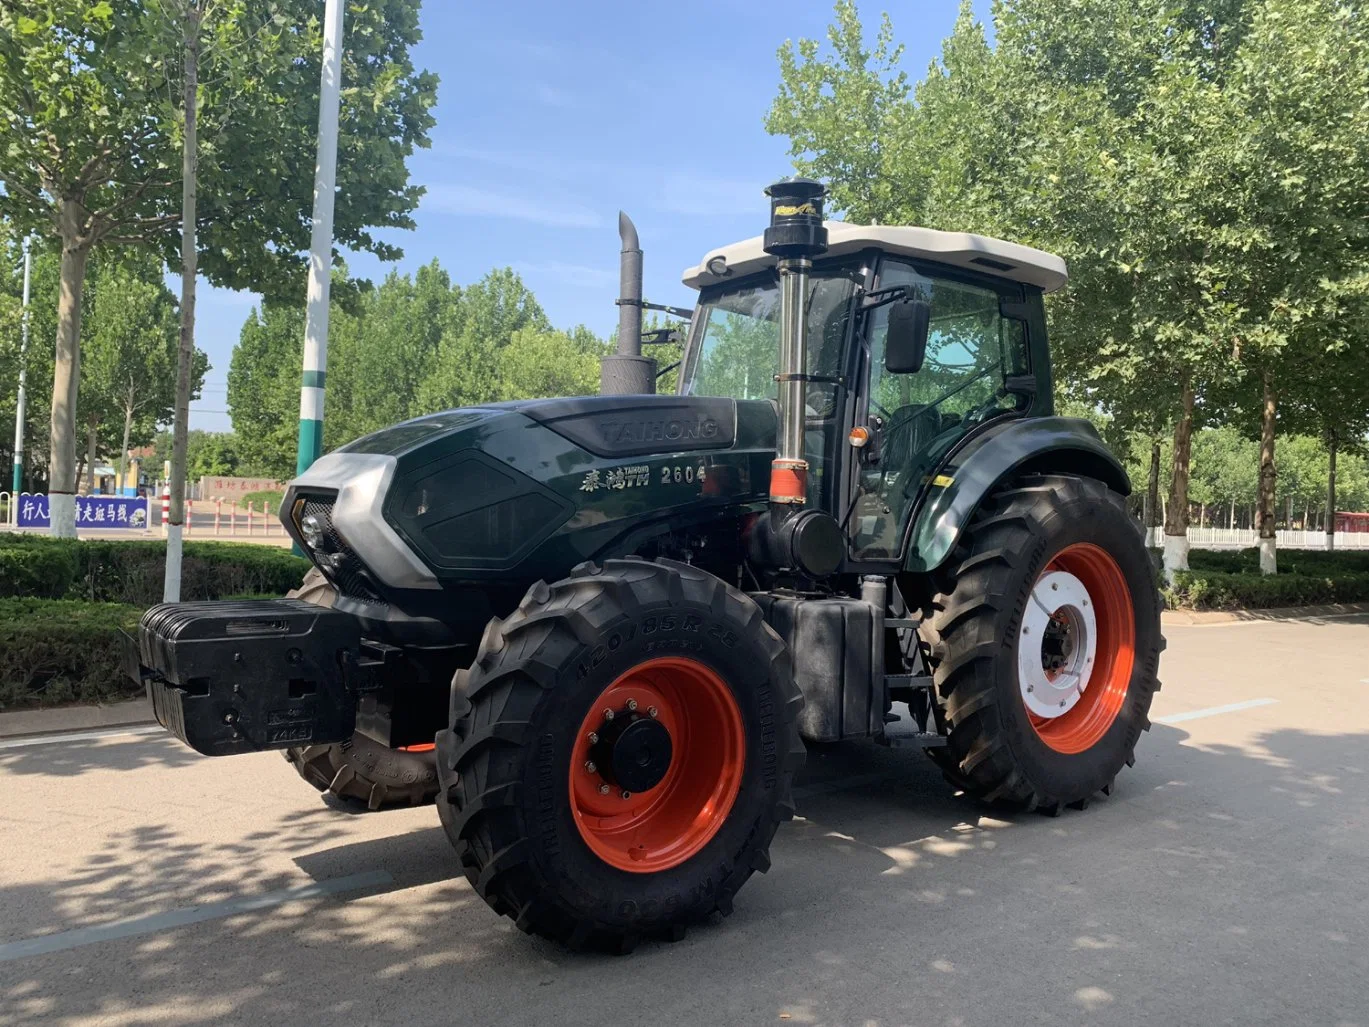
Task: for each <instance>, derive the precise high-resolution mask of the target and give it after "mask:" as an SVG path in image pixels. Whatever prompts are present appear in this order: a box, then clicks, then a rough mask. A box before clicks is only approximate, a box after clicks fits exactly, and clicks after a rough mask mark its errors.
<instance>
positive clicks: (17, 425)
mask: <svg viewBox="0 0 1369 1027" xmlns="http://www.w3.org/2000/svg"><path fill="white" fill-rule="evenodd" d="M32 266H33V255H32V254H31V253H30V252H29V237H28V236H24V313H23V315H22V316H21V318H20V321H19V325H20V328H19V396H18V397H17V398H16V400H15V404H14V486H13V488H12V489H11V491H12V492H13V493H14V495H15V496H16V497H17V496H18V495H19V493H20V491H22V490H23V487H24V420H25V418H26V417H27V416H28V391H27V389H26V388H25V383H26V382H27V381H28V373H29V369H28V361H27V360H26V359H25V356H26V354H27V353H28V348H29V272H30V269H31V268H32ZM10 505H11V506H12V507H13V508H14V511H15V513H14V517H15V518H17V517H18V516H19V515H18V513H17V511H18V509H19V508H18V506H17V501H16V503H11V504H10ZM16 523H17V521H16Z"/></svg>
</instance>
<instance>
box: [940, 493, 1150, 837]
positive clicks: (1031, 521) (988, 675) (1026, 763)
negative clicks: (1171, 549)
mask: <svg viewBox="0 0 1369 1027" xmlns="http://www.w3.org/2000/svg"><path fill="white" fill-rule="evenodd" d="M952 561H953V562H952V563H951V565H950V566H949V567H948V568H947V569H946V570H945V571H944V572H942V574H941V577H940V580H939V591H938V592H937V593H936V594H935V595H934V596H933V597H932V599H931V602H930V609H929V611H928V616H927V617H926V618H925V619H924V625H925V627H924V640H925V641H926V642H927V643H928V647H929V651H930V656H931V663H932V666H933V680H934V681H935V684H936V688H937V694H938V695H939V696H940V698H941V700H942V703H943V707H942V715H943V717H944V724H945V726H946V727H947V728H948V734H949V737H948V739H947V745H946V746H945V747H944V748H942V749H940V750H931V752H932V753H933V758H934V759H935V760H936V761H937V762H938V763H939V764H940V765H941V766H942V768H943V770H945V771H946V773H947V777H948V778H949V779H950V780H951V782H952V783H953V784H955V785H956V786H958V787H960V788H961V789H963V790H964V791H965V792H966V793H968V794H969V795H971V796H972V797H974V798H977V799H981V800H984V801H988V802H995V803H1002V804H1006V805H1009V806H1013V807H1016V808H1019V809H1037V808H1039V809H1041V810H1043V811H1045V812H1051V813H1053V812H1057V811H1058V810H1059V809H1060V807H1061V806H1068V805H1082V804H1084V803H1087V801H1088V800H1089V799H1090V798H1091V797H1092V796H1093V794H1094V793H1095V792H1098V791H1103V792H1105V793H1106V792H1110V790H1111V788H1112V783H1113V779H1114V778H1115V777H1116V776H1117V774H1118V772H1119V771H1120V770H1121V769H1122V767H1123V766H1129V765H1130V764H1132V763H1133V762H1134V760H1135V756H1134V751H1135V747H1136V742H1137V740H1138V739H1139V737H1140V735H1141V732H1142V731H1144V730H1146V729H1148V728H1149V727H1150V721H1149V719H1148V718H1147V714H1148V713H1149V710H1150V703H1151V698H1152V697H1153V695H1154V693H1155V692H1156V691H1158V690H1159V687H1160V685H1159V682H1158V681H1157V679H1156V673H1157V669H1158V665H1159V658H1160V651H1161V649H1162V648H1163V644H1164V642H1163V639H1162V637H1161V635H1160V596H1159V592H1158V590H1157V588H1156V585H1155V579H1154V572H1153V571H1152V569H1151V564H1150V560H1149V556H1148V554H1147V553H1146V550H1145V546H1144V544H1143V542H1142V539H1141V533H1140V529H1139V528H1138V527H1137V525H1136V524H1135V522H1134V521H1133V520H1132V519H1131V518H1130V517H1129V516H1128V515H1127V513H1126V509H1125V507H1124V506H1123V503H1122V497H1121V496H1119V495H1117V494H1116V493H1114V492H1111V491H1110V490H1109V489H1108V488H1107V487H1106V486H1105V485H1103V484H1102V483H1101V482H1098V481H1094V480H1092V479H1087V478H1077V477H1070V476H1064V475H1052V476H1044V475H1042V476H1032V477H1030V478H1025V479H1022V480H1021V481H1019V482H1016V483H1014V484H1013V485H1011V486H1009V487H1008V488H1006V489H1002V490H1000V491H998V492H997V493H995V494H994V495H993V496H991V497H990V498H989V499H988V500H987V501H986V503H985V504H984V506H983V507H982V508H981V509H980V511H979V512H978V513H977V514H976V515H975V518H974V520H973V521H972V523H971V524H970V526H969V527H968V528H967V529H966V531H965V534H964V536H963V538H962V540H961V544H960V546H959V547H958V548H957V550H956V552H955V554H954V556H953V558H952Z"/></svg>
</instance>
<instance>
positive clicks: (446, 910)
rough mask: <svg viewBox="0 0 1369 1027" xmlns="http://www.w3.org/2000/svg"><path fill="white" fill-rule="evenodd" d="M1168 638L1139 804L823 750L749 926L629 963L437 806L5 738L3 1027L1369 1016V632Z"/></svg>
mask: <svg viewBox="0 0 1369 1027" xmlns="http://www.w3.org/2000/svg"><path fill="white" fill-rule="evenodd" d="M1167 634H1168V635H1169V639H1170V647H1169V651H1168V653H1167V654H1166V656H1165V659H1164V662H1163V664H1162V667H1161V671H1162V677H1163V680H1164V689H1163V691H1162V693H1161V694H1160V695H1159V696H1158V697H1157V700H1156V704H1155V709H1154V711H1153V717H1154V720H1155V724H1154V727H1153V728H1152V730H1151V731H1150V733H1149V734H1148V735H1147V736H1146V737H1145V738H1144V739H1143V740H1142V743H1141V746H1140V748H1139V751H1138V759H1137V763H1136V766H1135V767H1134V768H1133V769H1131V770H1128V771H1125V772H1124V773H1123V774H1122V775H1121V777H1120V778H1119V779H1118V782H1117V788H1116V790H1115V791H1114V792H1113V795H1112V796H1111V798H1108V799H1105V800H1099V801H1096V802H1094V803H1093V804H1092V805H1091V806H1090V807H1089V809H1088V810H1086V811H1083V812H1077V811H1072V810H1071V811H1066V812H1065V813H1064V814H1063V815H1062V816H1060V817H1058V818H1055V819H1051V818H1047V817H1044V816H1040V815H1037V814H1031V815H1026V816H1020V817H1003V816H1001V815H990V814H986V813H985V812H984V811H983V810H981V809H979V808H977V807H975V806H973V805H971V804H969V803H967V802H966V801H964V800H962V799H959V798H957V797H955V796H954V795H953V794H952V793H951V792H950V790H949V789H948V788H947V786H946V785H945V784H944V783H943V782H942V780H941V778H940V776H939V774H938V773H937V772H936V771H935V770H934V768H933V767H932V766H931V765H930V764H929V763H928V762H927V761H926V760H925V758H924V757H923V756H922V755H921V754H920V753H916V752H908V751H904V750H899V751H889V750H884V749H881V748H878V747H875V746H868V745H857V744H849V745H842V746H838V747H836V748H835V749H830V750H827V751H825V752H823V753H821V754H819V753H816V752H815V753H813V754H811V755H810V760H809V766H808V769H807V770H806V771H805V773H804V777H803V780H802V783H801V786H800V788H799V792H798V807H799V813H800V815H801V819H799V820H798V821H796V822H795V823H793V824H790V825H787V826H786V827H784V828H782V829H781V831H780V833H779V835H778V837H777V839H776V843H775V846H774V851H773V856H774V865H773V867H772V869H771V871H770V873H769V874H767V875H765V876H763V877H757V878H754V879H753V880H752V882H751V883H750V884H748V885H747V887H746V888H745V889H743V890H742V892H741V893H740V895H739V896H738V899H737V904H736V912H735V913H734V914H733V915H732V916H731V917H730V918H728V919H726V920H721V919H720V920H718V921H717V922H716V923H712V924H708V925H705V926H703V927H700V928H696V929H694V930H692V931H691V932H690V933H689V935H688V936H687V937H686V938H685V940H683V941H681V942H678V943H676V944H673V945H669V944H664V943H661V944H655V943H653V944H646V945H643V946H642V947H640V948H639V949H638V950H637V951H636V953H634V954H633V955H630V956H626V957H618V958H614V957H605V956H597V955H584V954H572V953H568V952H565V951H563V950H561V949H560V948H557V947H556V946H554V945H551V944H549V943H546V942H542V941H540V940H537V939H532V938H528V937H526V936H524V935H522V934H521V933H519V932H518V931H517V930H516V929H515V928H514V927H513V925H512V924H511V923H510V922H509V921H508V920H506V919H503V918H501V917H497V916H495V915H494V914H493V913H492V912H491V911H490V910H489V909H488V908H487V907H486V906H485V904H484V903H483V902H481V901H480V900H479V899H478V898H476V897H475V896H474V895H473V894H472V892H471V890H470V888H469V887H468V886H467V884H466V882H465V880H464V879H463V878H461V877H460V875H459V873H458V868H457V867H456V861H455V859H454V857H453V855H452V853H451V851H450V849H449V847H448V844H447V841H446V839H445V837H444V836H443V834H442V831H441V830H440V828H439V827H438V826H437V818H436V814H435V812H434V811H433V809H432V808H431V807H426V808H419V809H412V810H401V811H397V812H390V813H382V814H360V815H358V814H352V813H348V812H344V811H341V810H338V809H334V808H331V807H329V806H328V805H325V804H324V803H323V802H322V801H321V799H320V798H319V796H318V795H317V794H316V793H315V792H313V791H312V789H310V788H309V787H308V786H307V785H305V784H304V783H303V782H302V781H300V780H299V779H298V778H297V777H295V775H294V773H293V772H292V771H291V770H290V769H289V768H288V767H287V766H286V764H285V762H284V761H283V760H282V759H281V758H280V756H279V755H278V754H274V753H265V754H260V755H254V756H242V757H233V758H228V759H219V760H213V759H205V758H202V757H200V756H197V755H196V754H194V753H193V752H191V751H189V750H188V749H186V748H184V747H183V746H181V745H180V744H179V743H178V742H176V741H174V740H173V739H171V738H170V737H168V736H167V735H165V734H163V733H161V732H160V731H159V730H158V729H154V728H146V727H141V728H139V727H134V728H115V729H111V730H107V731H103V732H95V733H89V734H76V735H67V736H65V737H60V738H52V737H36V738H21V739H5V740H0V799H2V800H3V801H0V1025H6V1027H7V1025H10V1024H29V1023H41V1024H110V1025H143V1024H162V1023H165V1024H188V1023H197V1024H198V1023H234V1024H290V1025H303V1024H347V1025H349V1027H357V1025H370V1024H404V1025H406V1027H410V1025H420V1024H463V1025H465V1024H469V1025H490V1024H518V1025H523V1024H528V1025H532V1024H538V1025H541V1024H595V1025H603V1024H650V1025H653V1027H659V1025H668V1024H689V1025H691V1027H697V1025H699V1024H708V1025H712V1024H778V1023H793V1024H820V1025H824V1024H831V1025H837V1024H841V1025H846V1024H849V1025H856V1027H888V1025H897V1024H919V1025H925V1024H945V1025H973V1024H986V1025H989V1024H992V1025H1017V1024H1037V1023H1043V1024H1044V1023H1052V1024H1056V1023H1063V1024H1071V1023H1099V1024H1119V1025H1120V1024H1126V1025H1131V1024H1137V1023H1157V1024H1198V1023H1202V1024H1204V1025H1210V1024H1223V1023H1236V1024H1279V1025H1288V1024H1298V1025H1302V1024H1328V1025H1343V1024H1356V1023H1369V815H1367V814H1369V808H1366V807H1367V805H1369V804H1367V803H1366V795H1369V617H1367V616H1362V615H1361V616H1351V617H1343V618H1329V619H1324V620H1312V621H1297V622H1261V621H1252V622H1244V623H1227V624H1213V625H1192V626H1170V627H1168V628H1167Z"/></svg>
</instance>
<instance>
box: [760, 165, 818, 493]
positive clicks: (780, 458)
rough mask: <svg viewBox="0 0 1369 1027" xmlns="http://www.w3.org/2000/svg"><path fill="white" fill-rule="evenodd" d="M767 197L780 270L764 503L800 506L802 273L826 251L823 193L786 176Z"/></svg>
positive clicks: (770, 249)
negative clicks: (772, 432)
mask: <svg viewBox="0 0 1369 1027" xmlns="http://www.w3.org/2000/svg"><path fill="white" fill-rule="evenodd" d="M765 194H766V195H767V196H769V197H770V227H769V228H767V229H766V230H765V236H764V239H763V244H764V247H765V252H766V253H769V254H772V255H774V256H776V257H778V258H779V260H778V268H779V273H780V372H779V374H778V375H777V376H776V379H777V380H778V382H779V386H780V390H779V399H780V424H779V429H780V430H779V444H778V446H777V447H776V450H775V459H774V461H772V462H771V464H770V502H772V503H784V504H792V505H795V506H801V505H803V503H804V502H805V501H806V499H807V496H808V461H806V460H805V459H804V458H803V421H804V407H805V401H806V398H807V393H808V388H807V370H808V318H807V316H806V315H807V312H806V310H805V307H806V305H807V297H808V272H809V271H810V270H812V267H813V258H814V257H816V256H818V255H819V254H821V253H823V252H825V251H826V249H827V229H826V228H825V227H823V223H822V201H823V198H824V197H825V196H826V194H827V190H826V188H825V187H824V186H823V184H822V183H821V182H815V181H814V180H813V179H811V178H786V179H784V180H782V181H779V182H776V183H775V184H774V185H772V186H769V187H768V188H767V189H766V190H765Z"/></svg>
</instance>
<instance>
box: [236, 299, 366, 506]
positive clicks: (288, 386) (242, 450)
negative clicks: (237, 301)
mask: <svg viewBox="0 0 1369 1027" xmlns="http://www.w3.org/2000/svg"><path fill="white" fill-rule="evenodd" d="M339 313H340V312H339V311H338V309H337V306H336V304H335V305H334V310H333V316H336V315H338V314H339ZM333 323H334V324H336V323H337V322H336V321H335V322H333ZM303 350H304V309H303V307H301V306H299V305H297V304H294V303H286V302H279V301H267V302H266V303H265V304H263V305H262V307H261V309H260V310H253V311H252V312H251V313H250V314H249V315H248V316H247V321H246V323H245V324H243V326H242V332H241V334H240V335H239V337H238V345H237V346H236V347H235V348H234V350H233V357H232V362H231V364H230V366H229V369H228V412H229V415H230V416H231V417H232V420H233V431H234V433H235V434H236V435H237V437H238V440H239V455H240V459H241V461H242V473H243V474H261V475H268V476H270V477H274V478H278V479H280V480H284V479H285V478H288V477H289V476H290V475H291V474H292V473H293V470H294V467H295V456H296V449H297V443H298V438H297V427H298V424H299V416H298V415H299V385H298V382H299V369H300V366H301V359H302V355H303ZM337 395H338V393H337V391H336V390H335V387H330V388H329V390H328V399H327V402H328V404H329V405H330V407H331V405H332V404H333V402H334V400H335V397H336V396H337ZM328 424H329V421H328V420H327V419H325V421H324V425H325V427H327V425H328Z"/></svg>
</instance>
